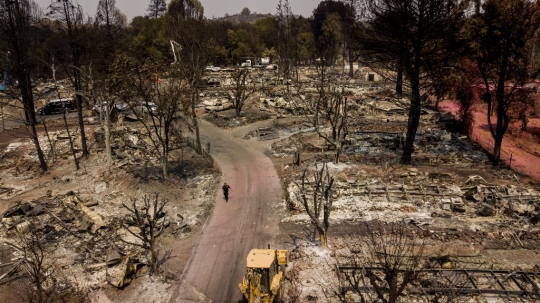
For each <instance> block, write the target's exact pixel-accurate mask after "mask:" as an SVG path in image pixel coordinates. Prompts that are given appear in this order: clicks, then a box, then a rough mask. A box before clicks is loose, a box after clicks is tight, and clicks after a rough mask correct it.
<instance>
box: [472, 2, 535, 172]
mask: <svg viewBox="0 0 540 303" xmlns="http://www.w3.org/2000/svg"><path fill="white" fill-rule="evenodd" d="M539 25H540V13H539V10H538V5H537V3H535V2H530V1H525V0H488V1H486V2H485V3H484V4H483V6H482V11H481V12H479V13H477V14H476V15H475V16H474V17H473V18H472V19H471V21H470V23H469V27H468V31H467V33H468V37H469V41H470V43H471V47H472V49H473V51H474V57H475V58H476V61H477V64H478V69H479V70H480V73H481V75H482V80H483V83H484V94H483V96H482V98H483V99H484V100H485V101H486V103H487V106H488V114H487V120H488V127H489V131H490V133H491V136H492V137H493V140H494V141H495V144H494V147H493V161H494V162H495V163H498V162H499V161H500V158H501V146H502V141H503V137H504V135H505V133H506V131H507V130H508V125H509V122H510V117H509V109H510V108H511V106H512V104H514V103H516V102H519V101H520V100H521V98H523V97H526V96H525V95H524V94H522V93H520V86H521V85H523V84H524V83H525V81H527V80H528V79H531V78H534V77H536V76H537V75H538V74H539V72H540V70H538V69H536V70H532V69H531V66H533V62H531V59H532V58H531V56H530V54H531V49H532V48H533V45H534V44H535V43H537V42H538V37H537V35H536V32H537V29H538V26H539ZM493 109H495V111H494V112H492V110H493ZM492 114H494V115H493V116H494V117H495V119H496V123H495V125H493V124H492V119H493V117H492Z"/></svg>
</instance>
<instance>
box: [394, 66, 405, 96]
mask: <svg viewBox="0 0 540 303" xmlns="http://www.w3.org/2000/svg"><path fill="white" fill-rule="evenodd" d="M396 93H397V94H400V95H401V94H403V65H402V63H401V62H400V63H399V66H398V70H397V76H396Z"/></svg>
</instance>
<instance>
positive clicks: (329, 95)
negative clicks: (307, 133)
mask: <svg viewBox="0 0 540 303" xmlns="http://www.w3.org/2000/svg"><path fill="white" fill-rule="evenodd" d="M317 104H318V107H317V108H316V109H315V110H316V111H317V114H316V115H317V117H320V118H324V119H325V120H326V123H327V124H328V125H329V126H330V131H331V134H327V132H326V131H325V130H323V129H321V128H320V127H315V130H316V131H317V134H318V135H319V137H321V138H323V139H324V140H325V141H326V142H327V143H328V144H329V145H330V146H332V147H333V148H334V149H335V151H336V153H335V156H334V163H335V164H338V163H339V157H340V156H341V152H342V150H343V145H344V144H345V139H346V137H347V107H348V104H347V97H346V96H345V90H344V88H343V87H339V86H336V85H331V86H329V87H328V89H326V91H325V93H324V97H323V98H321V99H320V100H319V102H317ZM317 124H318V123H317Z"/></svg>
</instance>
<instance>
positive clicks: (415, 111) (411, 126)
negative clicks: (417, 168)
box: [401, 79, 420, 165]
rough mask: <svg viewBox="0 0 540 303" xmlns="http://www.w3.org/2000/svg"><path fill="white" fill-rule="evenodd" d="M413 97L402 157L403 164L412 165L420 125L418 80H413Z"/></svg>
mask: <svg viewBox="0 0 540 303" xmlns="http://www.w3.org/2000/svg"><path fill="white" fill-rule="evenodd" d="M411 86H412V96H411V107H410V109H409V120H408V122H407V138H406V139H405V145H404V146H403V154H402V155H401V164H404V165H409V164H411V156H412V153H413V152H414V139H415V137H416V131H417V130H418V125H419V124H420V90H419V88H418V79H413V80H411Z"/></svg>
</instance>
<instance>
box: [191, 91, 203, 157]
mask: <svg viewBox="0 0 540 303" xmlns="http://www.w3.org/2000/svg"><path fill="white" fill-rule="evenodd" d="M198 100H199V94H198V91H197V89H195V90H194V91H193V93H192V95H191V114H192V119H193V127H194V128H195V139H196V140H197V153H198V154H201V153H202V146H201V135H200V134H199V121H198V120H197V119H198V118H197V113H196V112H195V103H196V102H197V101H198Z"/></svg>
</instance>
